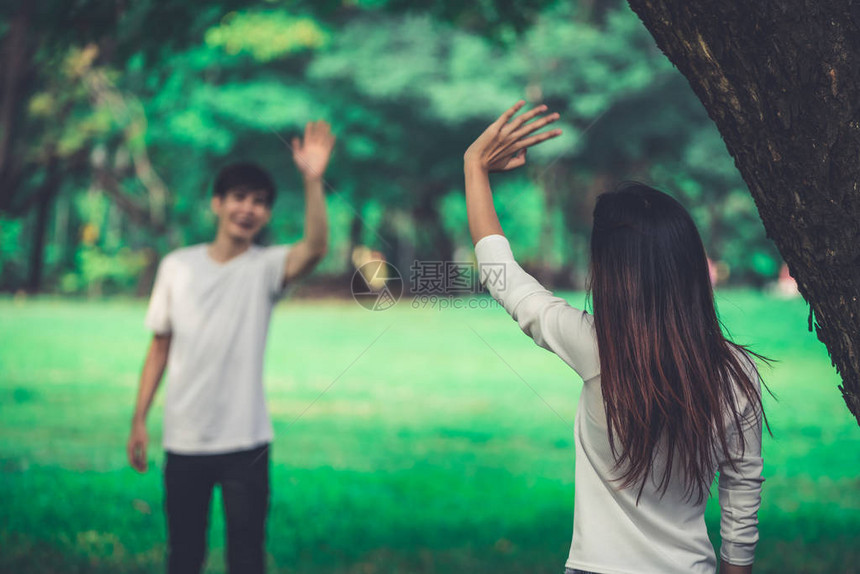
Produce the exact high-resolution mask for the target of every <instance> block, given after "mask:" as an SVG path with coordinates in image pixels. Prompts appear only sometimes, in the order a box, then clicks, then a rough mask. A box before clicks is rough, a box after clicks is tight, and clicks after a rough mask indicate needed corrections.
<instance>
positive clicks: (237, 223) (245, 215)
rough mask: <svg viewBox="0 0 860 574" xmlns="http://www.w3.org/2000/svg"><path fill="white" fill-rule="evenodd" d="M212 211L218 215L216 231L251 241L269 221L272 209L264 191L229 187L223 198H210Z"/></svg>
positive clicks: (233, 237)
mask: <svg viewBox="0 0 860 574" xmlns="http://www.w3.org/2000/svg"><path fill="white" fill-rule="evenodd" d="M212 211H214V212H215V215H217V216H218V231H219V233H226V234H227V236H228V237H230V238H231V239H237V240H241V241H251V240H252V239H254V237H255V236H256V235H257V234H258V233H259V232H260V230H261V229H263V227H264V226H265V225H266V224H267V223H268V222H269V219H270V218H271V216H272V209H271V207H269V205H268V204H267V203H266V192H264V191H255V190H241V189H231V190H230V191H228V192H227V194H226V195H225V196H224V198H223V199H222V198H220V197H217V196H216V197H213V198H212Z"/></svg>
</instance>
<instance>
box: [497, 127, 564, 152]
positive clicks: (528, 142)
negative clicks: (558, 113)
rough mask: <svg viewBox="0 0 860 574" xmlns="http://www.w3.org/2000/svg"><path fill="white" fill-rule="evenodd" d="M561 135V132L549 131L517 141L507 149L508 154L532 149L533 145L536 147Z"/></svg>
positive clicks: (557, 130)
mask: <svg viewBox="0 0 860 574" xmlns="http://www.w3.org/2000/svg"><path fill="white" fill-rule="evenodd" d="M560 135H561V130H559V129H555V130H550V131H548V132H543V133H542V134H537V135H534V136H531V137H528V138H525V139H521V140H519V141H518V142H517V143H515V144H514V145H513V146H511V147H510V148H509V150H508V151H509V152H518V151H520V150H524V149H526V148H529V147H532V146H533V145H537V144H539V143H541V142H545V141H546V140H548V139H552V138H556V137H558V136H560Z"/></svg>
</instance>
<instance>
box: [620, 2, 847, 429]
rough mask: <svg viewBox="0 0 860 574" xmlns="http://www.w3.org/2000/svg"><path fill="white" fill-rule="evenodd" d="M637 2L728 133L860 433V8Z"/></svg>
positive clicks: (636, 6)
mask: <svg viewBox="0 0 860 574" xmlns="http://www.w3.org/2000/svg"><path fill="white" fill-rule="evenodd" d="M628 2H629V4H630V6H631V7H632V8H633V10H634V11H635V12H636V13H637V14H638V15H639V17H640V18H641V19H642V21H643V22H644V23H645V26H646V27H647V28H648V30H649V31H650V32H651V34H652V35H653V36H654V38H655V40H656V41H657V45H658V46H659V47H660V49H661V50H663V52H664V53H665V54H666V55H667V56H668V57H669V59H670V60H671V61H672V63H673V64H675V66H677V68H678V69H679V70H680V71H681V73H683V74H684V76H686V77H687V79H688V80H689V82H690V85H691V86H692V88H693V90H694V91H695V93H696V95H697V96H698V97H699V99H700V100H701V101H702V103H703V104H704V105H705V108H706V109H707V111H708V114H709V115H710V117H711V119H713V120H714V122H715V123H716V125H717V127H718V128H719V130H720V133H721V134H722V136H723V140H724V141H725V142H726V147H727V148H728V150H729V153H731V155H732V156H733V157H734V159H735V164H736V166H737V167H738V169H739V170H740V172H741V175H742V176H743V178H744V180H745V181H746V183H747V185H748V186H749V189H750V192H751V193H752V196H753V198H754V199H755V202H756V205H757V207H758V210H759V214H760V215H761V218H762V221H763V222H764V226H765V229H766V231H767V233H768V236H769V237H771V238H772V239H773V241H774V243H776V245H777V247H778V248H779V250H780V253H782V256H783V257H784V258H785V261H786V262H787V263H788V266H789V269H790V270H791V274H792V275H793V276H794V277H795V279H797V282H798V286H799V288H800V292H801V293H802V294H803V296H804V298H805V299H806V301H807V302H808V303H809V305H810V313H814V317H815V322H816V325H815V326H816V331H817V334H818V338H819V339H820V340H821V341H822V342H823V343H824V344H825V345H826V346H827V350H828V351H829V352H830V357H831V359H832V360H833V363H834V365H835V366H836V368H837V370H838V371H839V373H840V375H841V376H842V381H843V385H842V386H841V387H839V388H840V390H841V391H842V395H843V397H844V399H845V402H846V404H847V405H848V409H849V410H850V411H851V413H852V414H854V416H855V417H856V418H857V419H858V423H860V304H858V296H860V2H857V1H856V0H756V1H754V2H749V1H747V0H628ZM811 324H812V315H810V328H811Z"/></svg>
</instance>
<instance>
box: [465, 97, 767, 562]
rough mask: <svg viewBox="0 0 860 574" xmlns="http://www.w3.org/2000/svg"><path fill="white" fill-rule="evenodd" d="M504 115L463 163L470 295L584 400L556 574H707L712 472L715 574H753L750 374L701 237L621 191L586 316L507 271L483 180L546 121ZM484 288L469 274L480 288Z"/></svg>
mask: <svg viewBox="0 0 860 574" xmlns="http://www.w3.org/2000/svg"><path fill="white" fill-rule="evenodd" d="M522 106H523V102H519V103H517V104H516V105H515V106H513V107H512V108H511V109H509V110H508V111H507V112H505V113H504V114H503V115H502V116H501V117H500V118H499V119H498V120H496V121H495V122H494V123H493V124H492V125H490V127H489V128H487V130H486V131H485V132H484V133H483V134H481V136H480V137H479V138H478V139H477V140H476V141H475V142H474V143H473V144H472V145H471V146H470V147H469V149H468V151H467V152H466V154H465V158H464V159H465V175H466V204H467V209H468V214H469V229H470V231H471V234H472V239H473V241H474V243H475V252H476V254H477V258H478V262H479V265H480V266H481V267H483V266H485V265H488V264H491V265H493V266H494V271H495V272H496V273H497V272H498V270H499V269H503V270H504V272H503V277H501V278H499V277H498V276H497V275H496V274H495V273H493V274H490V273H488V274H486V277H485V278H484V281H485V283H486V286H487V288H488V289H489V291H490V293H491V294H492V296H493V297H494V298H495V299H497V300H498V301H499V302H500V303H501V304H502V305H503V306H504V307H505V309H506V310H507V311H508V313H510V314H511V316H512V317H513V318H514V319H515V320H516V321H517V322H518V323H519V326H520V328H521V329H522V330H523V331H524V332H525V333H526V334H527V335H529V336H530V337H532V339H534V341H535V343H537V344H538V345H540V346H541V347H544V348H546V349H548V350H550V351H552V352H554V353H556V354H557V355H558V356H559V357H561V359H562V360H564V361H565V362H566V363H567V364H568V365H569V366H570V367H571V368H572V369H573V370H574V371H576V372H577V374H578V375H579V376H580V377H582V380H583V381H584V386H583V390H582V393H581V395H580V399H579V408H578V410H577V413H576V419H575V425H574V428H575V431H574V432H575V443H576V497H575V512H574V523H573V542H572V544H571V549H570V557H569V558H568V560H567V563H566V565H565V566H566V568H567V570H566V572H568V574H571V573H580V572H594V573H600V574H648V573H655V574H672V573H678V574H694V573H702V574H705V573H707V574H712V573H713V572H715V570H716V567H717V562H716V558H715V555H714V549H713V547H712V545H711V543H710V541H709V539H708V533H707V530H706V527H705V520H704V512H705V503H706V500H707V497H708V493H709V490H710V486H711V483H712V481H713V480H714V476H715V474H716V471H717V470H719V501H720V506H721V508H722V520H721V524H720V534H721V536H722V547H721V550H720V557H721V563H720V571H721V572H722V573H723V574H726V573H747V572H752V563H753V559H754V552H755V545H756V542H757V540H758V528H757V523H758V520H757V512H758V508H759V503H760V499H761V483H762V481H763V479H762V477H761V471H762V459H761V434H762V418H763V413H762V405H761V390H760V382H759V378H758V374H757V371H756V367H755V364H754V363H753V361H752V359H751V358H750V355H749V354H748V353H747V352H746V351H745V350H744V349H743V348H742V347H740V346H738V345H735V344H734V343H732V342H731V341H728V340H727V339H725V338H724V337H723V334H722V331H721V330H720V324H719V322H718V320H717V315H716V311H715V309H714V300H713V292H712V290H711V283H710V278H709V274H708V264H707V259H706V257H705V250H704V247H703V246H702V241H701V238H700V237H699V233H698V231H697V230H696V227H695V225H694V224H693V221H692V219H691V218H690V216H689V214H688V213H687V212H686V211H685V210H684V208H683V207H681V205H680V204H679V203H678V202H677V201H675V200H674V199H672V198H671V197H669V196H668V195H666V194H664V193H661V192H659V191H657V190H655V189H652V188H650V187H647V186H645V185H641V184H629V185H627V186H625V187H623V188H621V189H619V190H617V191H614V192H611V193H606V194H604V195H602V196H601V197H600V198H599V199H598V201H597V205H596V207H595V209H594V229H593V231H592V236H591V284H590V292H591V296H592V300H593V306H594V310H593V311H594V313H593V315H592V314H588V313H586V312H584V311H582V310H580V309H576V308H573V307H571V306H570V305H568V303H567V302H566V301H565V300H564V299H561V298H559V297H554V296H553V295H552V294H551V293H550V292H549V291H547V290H546V289H544V288H543V287H542V286H541V285H540V283H538V282H537V281H536V280H535V279H534V278H533V277H531V276H530V275H528V274H527V273H525V272H524V271H523V270H522V268H520V266H519V265H517V263H516V261H515V260H514V257H513V254H512V253H511V249H510V246H509V244H508V241H507V239H505V237H504V235H503V234H502V228H501V226H500V224H499V220H498V217H497V216H496V211H495V208H494V206H493V198H492V192H491V189H490V183H489V178H488V173H489V172H490V171H505V170H510V169H514V168H517V167H519V166H521V165H523V164H524V163H525V153H526V149H527V148H528V147H530V146H533V145H535V144H537V143H540V142H542V141H545V140H547V139H549V138H552V137H555V136H557V135H559V134H560V133H561V131H560V130H557V129H556V130H551V131H547V132H544V133H540V134H537V133H536V132H537V130H539V129H540V128H542V127H544V126H546V125H549V124H551V123H552V122H554V121H555V120H557V119H558V114H550V115H547V114H546V107H545V106H540V107H538V108H536V109H534V110H531V111H529V112H527V113H524V114H522V115H520V116H519V117H515V115H516V113H517V112H518V111H519V110H520V109H521V108H522ZM484 275H485V274H483V273H482V276H484Z"/></svg>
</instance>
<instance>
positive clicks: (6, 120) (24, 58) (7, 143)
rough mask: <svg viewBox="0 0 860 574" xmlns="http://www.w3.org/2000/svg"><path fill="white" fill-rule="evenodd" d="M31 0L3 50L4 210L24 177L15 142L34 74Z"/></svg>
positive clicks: (0, 181)
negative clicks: (30, 34) (27, 92)
mask: <svg viewBox="0 0 860 574" xmlns="http://www.w3.org/2000/svg"><path fill="white" fill-rule="evenodd" d="M31 11H32V5H31V3H30V2H22V3H21V5H20V8H19V10H18V13H17V14H16V15H15V16H14V17H13V18H12V19H11V21H10V22H9V29H8V30H7V31H6V35H5V38H4V39H3V42H2V50H0V211H5V210H7V209H9V207H10V206H11V205H12V197H13V195H14V194H15V193H16V192H17V191H18V186H19V183H20V180H21V178H22V173H21V165H20V161H19V159H20V158H17V157H16V156H15V153H14V151H15V143H16V141H17V137H18V134H19V132H20V124H21V120H22V118H23V117H24V113H23V112H24V110H23V105H24V103H25V102H24V94H25V92H26V91H27V84H28V82H29V80H30V78H31V77H32V70H33V66H32V65H31V63H32V58H33V46H32V42H31V41H30V40H29V38H28V34H29V32H30V30H29V27H30V12H31Z"/></svg>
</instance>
